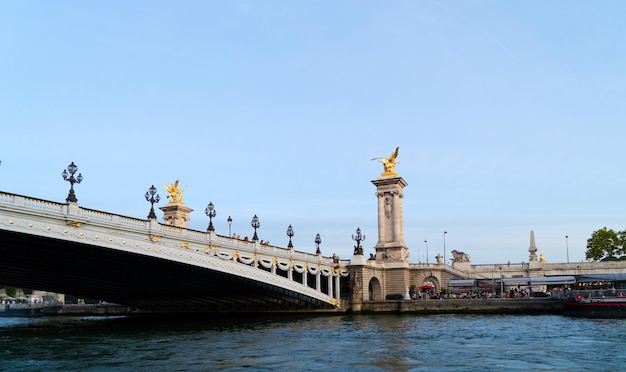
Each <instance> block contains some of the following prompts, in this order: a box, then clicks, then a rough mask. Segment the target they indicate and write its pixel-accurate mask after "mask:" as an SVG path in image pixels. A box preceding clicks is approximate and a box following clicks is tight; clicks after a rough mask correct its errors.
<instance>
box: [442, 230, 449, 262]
mask: <svg viewBox="0 0 626 372" xmlns="http://www.w3.org/2000/svg"><path fill="white" fill-rule="evenodd" d="M447 233H448V232H447V231H445V230H444V231H443V263H444V265H445V263H446V234H447Z"/></svg>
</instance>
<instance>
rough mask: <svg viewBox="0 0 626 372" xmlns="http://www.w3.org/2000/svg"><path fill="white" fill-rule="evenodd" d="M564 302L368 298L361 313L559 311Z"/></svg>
mask: <svg viewBox="0 0 626 372" xmlns="http://www.w3.org/2000/svg"><path fill="white" fill-rule="evenodd" d="M562 311H563V302H562V300H560V299H552V298H502V299H500V298H495V299H487V300H483V299H442V300H397V301H367V302H364V303H363V304H362V306H361V310H360V311H359V312H360V313H414V314H424V315H428V314H560V313H561V312H562Z"/></svg>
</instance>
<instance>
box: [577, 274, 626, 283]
mask: <svg viewBox="0 0 626 372" xmlns="http://www.w3.org/2000/svg"><path fill="white" fill-rule="evenodd" d="M600 281H602V282H621V281H626V273H623V274H588V275H581V276H580V277H578V282H579V283H588V282H600Z"/></svg>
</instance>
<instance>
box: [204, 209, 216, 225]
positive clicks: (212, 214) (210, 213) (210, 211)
mask: <svg viewBox="0 0 626 372" xmlns="http://www.w3.org/2000/svg"><path fill="white" fill-rule="evenodd" d="M204 213H205V214H206V215H207V216H208V217H209V228H208V229H206V231H208V232H213V231H215V228H214V227H213V217H215V214H216V212H215V206H214V205H213V202H209V205H207V206H206V209H205V210H204Z"/></svg>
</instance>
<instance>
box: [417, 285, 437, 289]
mask: <svg viewBox="0 0 626 372" xmlns="http://www.w3.org/2000/svg"><path fill="white" fill-rule="evenodd" d="M433 288H435V286H434V285H423V286H421V287H420V289H433Z"/></svg>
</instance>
